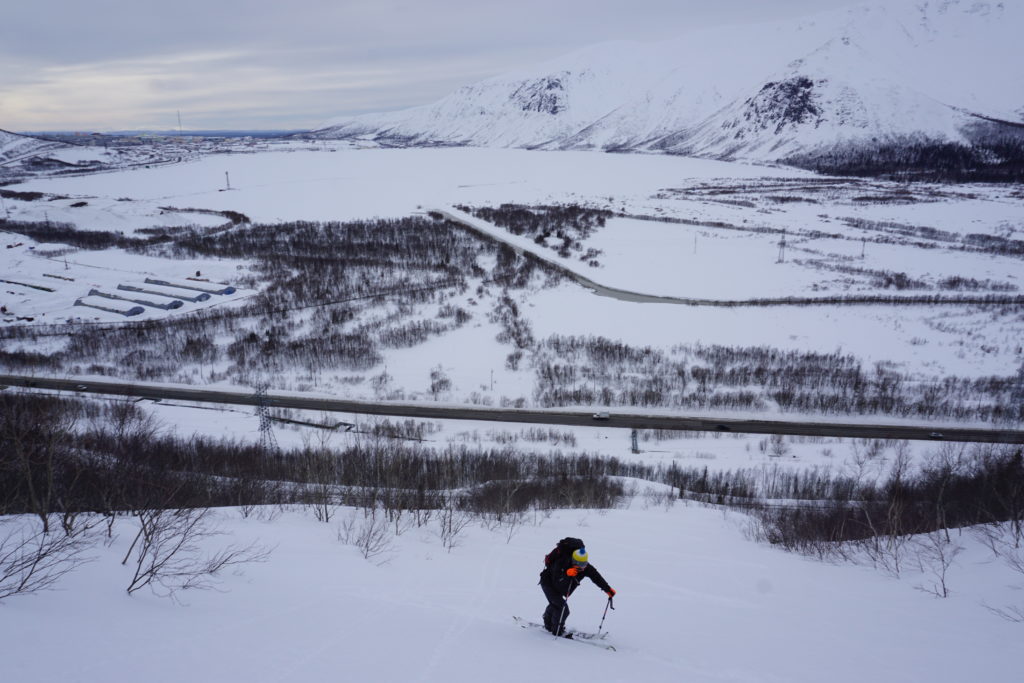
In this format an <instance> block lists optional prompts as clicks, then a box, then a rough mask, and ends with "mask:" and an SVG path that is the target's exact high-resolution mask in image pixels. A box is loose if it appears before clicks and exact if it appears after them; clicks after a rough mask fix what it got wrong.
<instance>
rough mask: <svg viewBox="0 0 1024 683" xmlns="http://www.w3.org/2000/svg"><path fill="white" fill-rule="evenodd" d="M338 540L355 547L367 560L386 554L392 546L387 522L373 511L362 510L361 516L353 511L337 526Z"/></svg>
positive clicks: (382, 516) (381, 515)
mask: <svg viewBox="0 0 1024 683" xmlns="http://www.w3.org/2000/svg"><path fill="white" fill-rule="evenodd" d="M338 540H339V541H341V542H342V543H344V544H345V545H352V546H355V547H356V548H357V549H358V550H359V553H360V554H361V555H362V556H363V558H364V559H367V560H370V559H373V558H375V557H378V556H380V555H383V554H384V553H387V552H388V551H390V550H391V547H392V545H393V539H392V537H391V534H390V531H389V530H388V522H387V520H386V519H385V517H384V515H383V514H379V513H378V511H377V510H374V509H369V510H364V511H363V514H362V515H360V514H359V512H358V511H357V510H353V511H352V512H351V514H349V515H348V517H346V518H345V519H343V520H342V521H341V523H340V524H339V525H338ZM385 561H386V560H385ZM381 564H383V563H381Z"/></svg>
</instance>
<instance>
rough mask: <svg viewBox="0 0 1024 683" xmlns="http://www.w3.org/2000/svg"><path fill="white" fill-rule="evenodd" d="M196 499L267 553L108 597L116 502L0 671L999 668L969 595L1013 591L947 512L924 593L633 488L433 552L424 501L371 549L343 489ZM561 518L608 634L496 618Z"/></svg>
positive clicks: (19, 610)
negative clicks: (84, 561)
mask: <svg viewBox="0 0 1024 683" xmlns="http://www.w3.org/2000/svg"><path fill="white" fill-rule="evenodd" d="M217 516H218V517H219V520H218V522H219V525H220V527H221V528H222V530H223V531H225V532H226V534H227V535H225V536H219V537H215V538H213V539H210V541H211V542H210V543H209V544H208V547H209V548H211V549H213V548H217V547H222V546H225V545H227V544H229V543H234V544H243V545H244V544H246V543H249V542H250V541H253V540H257V541H258V542H259V543H260V544H262V545H263V546H266V547H268V548H272V553H271V555H270V557H269V559H268V560H267V561H266V562H263V563H258V564H249V565H245V566H244V567H242V570H243V571H244V573H241V574H231V573H229V574H227V575H226V576H225V577H223V581H222V582H221V583H220V584H219V589H220V590H211V591H187V592H184V593H180V594H179V597H180V599H181V600H182V601H183V603H184V606H182V605H179V604H175V603H174V602H172V601H170V600H167V599H161V598H158V597H155V596H154V595H151V594H149V593H148V592H147V591H145V590H143V591H141V592H138V593H136V594H135V595H134V596H132V597H128V596H126V595H125V593H124V589H125V586H126V585H127V583H128V582H129V581H130V579H131V569H130V567H124V566H121V565H120V560H121V558H122V557H123V555H124V554H125V552H126V551H127V546H128V544H129V543H130V541H131V537H132V536H133V531H132V524H131V523H130V522H128V521H121V522H119V523H118V527H117V531H118V533H117V536H116V538H115V540H114V542H113V543H112V544H111V545H110V547H104V546H99V547H98V548H97V549H96V551H95V552H94V553H93V554H94V555H95V558H96V561H95V562H93V563H91V564H88V565H85V566H83V567H81V568H80V569H79V570H78V571H76V572H75V573H73V574H71V575H70V576H68V577H67V578H66V579H65V580H64V581H63V582H62V583H61V585H60V590H58V591H54V592H49V593H44V594H39V595H36V596H32V597H23V598H16V599H11V600H9V601H7V602H5V604H4V605H3V607H2V610H0V641H2V642H3V643H4V647H3V651H4V656H3V659H4V667H3V668H4V680H8V681H19V682H20V683H57V682H61V683H72V682H81V683H92V682H94V681H104V682H105V683H120V682H122V681H123V682H125V683H129V682H133V681H143V680H144V681H148V682H151V683H161V682H164V681H166V682H167V683H179V682H180V681H184V680H190V681H217V682H218V683H232V682H235V681H237V682H238V683H256V682H257V681H268V682H269V681H316V680H346V681H380V682H382V683H383V682H389V681H425V682H426V681H431V682H432V681H452V682H463V681H466V682H468V681H476V680H479V679H480V677H481V676H486V678H487V679H488V680H492V681H514V682H515V683H521V682H522V681H541V680H547V679H549V678H550V677H551V676H556V677H557V676H572V677H573V678H578V679H581V680H589V681H623V682H627V681H628V682H632V681H665V682H669V681H672V682H675V681H693V682H694V683H696V682H698V681H699V682H708V683H711V682H717V681H723V682H724V681H733V682H735V681H747V682H753V681H758V682H783V681H785V682H786V683H799V682H806V683H814V682H817V681H822V680H828V681H837V682H839V681H849V682H850V683H862V682H863V681H866V680H870V681H929V682H931V683H939V682H949V683H961V682H962V681H966V680H981V681H993V682H1006V683H1009V682H1010V681H1014V680H1017V675H1018V671H1019V642H1020V629H1021V626H1020V624H1013V623H1009V622H1007V621H1005V620H1002V619H1000V618H998V617H997V616H995V615H994V614H991V613H990V612H989V611H987V610H986V609H985V608H984V607H983V606H982V605H981V603H982V602H984V603H986V604H988V605H990V606H992V607H996V608H1000V607H1004V606H1006V605H1007V604H1017V603H1019V602H1020V600H1019V598H1020V591H1019V586H1020V583H1021V581H1020V579H1021V577H1020V576H1019V575H1017V576H1016V577H1015V579H1016V580H1015V579H1014V576H1013V575H1012V573H1010V572H1009V570H1008V569H1006V568H1005V567H1004V566H1002V564H1001V563H1000V562H998V561H994V560H993V559H992V558H991V557H990V555H989V554H988V553H987V551H985V550H984V549H983V548H982V547H981V546H980V544H979V543H978V542H977V541H976V540H975V539H973V538H972V537H971V535H970V534H968V533H964V534H959V533H954V536H953V538H954V541H955V542H956V543H957V544H960V545H963V546H964V547H965V550H964V552H963V553H962V554H961V555H960V556H959V557H958V558H957V562H956V565H955V567H954V568H953V569H952V570H951V571H950V573H949V576H948V577H947V581H948V584H949V586H950V588H951V590H952V596H951V597H949V598H947V599H944V600H940V599H937V598H935V597H933V596H931V595H929V594H927V593H925V592H922V591H921V590H917V589H916V588H917V587H919V586H920V587H925V588H927V587H929V586H931V585H932V584H933V583H934V581H935V578H934V577H933V576H932V575H931V574H930V573H929V572H928V571H927V569H926V571H925V572H921V571H920V570H919V569H918V568H916V567H909V568H908V569H907V570H906V571H905V572H904V573H903V575H902V577H901V578H899V579H896V578H893V577H891V576H887V575H883V574H882V573H880V572H877V571H875V570H874V569H871V568H868V567H864V566H850V565H843V566H837V565H831V564H822V563H817V562H814V561H812V560H809V559H805V558H802V557H798V556H794V555H788V554H786V553H783V552H781V551H778V550H774V549H772V548H769V547H766V546H763V545H758V544H755V543H752V542H751V541H749V540H747V539H746V538H745V537H744V534H743V528H744V517H743V516H741V515H737V514H731V513H727V514H723V513H722V512H720V511H718V510H714V509H708V508H703V507H699V506H693V505H690V506H688V505H683V504H677V505H675V506H674V507H671V508H669V509H665V508H664V507H659V506H658V505H654V506H648V505H647V504H646V502H645V499H644V497H643V496H642V495H641V496H638V497H637V498H636V499H635V500H634V501H633V503H632V505H631V507H630V508H629V509H620V510H613V511H609V512H596V511H571V512H569V511H556V512H555V513H554V514H552V515H551V516H550V517H547V518H543V517H541V518H538V519H537V520H531V521H530V522H528V523H527V524H526V525H524V526H522V527H520V528H519V529H518V531H517V532H516V533H514V534H513V535H512V537H511V539H508V530H507V529H505V528H501V529H497V530H493V531H488V530H485V529H483V528H481V527H479V526H477V525H472V526H470V527H468V528H466V530H465V531H464V532H463V535H462V536H461V537H460V538H459V541H460V543H458V544H457V546H456V547H455V548H454V549H453V550H452V551H451V552H446V551H445V550H444V548H443V547H442V545H441V542H440V540H439V539H438V536H437V529H436V522H434V523H431V524H430V525H428V526H425V527H416V526H412V527H411V528H409V529H408V530H406V531H404V533H402V534H401V535H400V536H398V537H392V538H391V542H390V546H389V547H388V548H387V549H386V550H385V551H384V552H382V553H381V554H380V555H376V556H374V557H371V558H370V559H364V558H363V556H362V555H361V554H360V552H359V550H358V549H357V548H356V547H354V546H352V545H345V544H343V543H341V542H340V541H339V540H338V537H339V533H340V527H341V526H342V524H343V523H344V522H346V521H347V520H349V519H355V520H356V525H357V527H358V525H360V524H362V523H363V516H362V512H360V511H356V510H350V509H342V510H340V511H339V513H338V516H337V517H336V518H335V519H334V520H333V521H332V522H331V523H328V524H324V523H321V522H317V521H315V520H314V519H313V518H312V516H311V515H310V514H309V513H308V512H307V513H305V514H304V513H303V512H301V511H290V512H285V513H284V514H280V515H279V516H277V517H276V518H275V519H274V520H273V521H260V520H258V519H256V518H255V517H250V518H249V519H245V520H243V519H241V518H240V515H239V514H238V513H237V511H234V510H222V511H219V512H218V513H217ZM18 522H19V520H18V519H14V520H7V523H8V524H10V523H15V524H16V523H18ZM566 535H572V536H578V537H581V538H583V540H584V541H585V542H586V543H587V547H588V550H589V552H590V557H591V560H592V561H593V563H594V565H595V566H596V567H598V568H599V569H600V571H601V573H602V574H603V575H604V576H605V578H606V579H607V580H608V582H609V583H610V584H611V585H612V586H613V587H614V588H615V589H616V591H617V592H618V595H617V596H616V598H615V607H616V609H615V610H614V611H609V612H608V616H607V618H606V620H605V622H604V629H605V630H606V631H608V632H609V634H610V635H609V636H608V639H607V642H609V643H612V644H614V646H615V648H616V651H614V652H610V651H605V650H600V649H597V648H593V647H589V646H586V645H581V644H577V643H572V642H568V641H562V640H556V639H553V638H551V637H550V636H548V635H546V634H544V633H542V632H539V631H525V630H522V629H520V628H518V627H517V626H516V625H515V624H514V623H513V621H512V616H513V615H519V616H523V617H526V618H529V619H533V620H537V619H538V618H539V617H540V613H541V612H542V610H543V607H544V604H545V603H544V599H543V596H542V594H541V591H540V588H539V587H538V586H537V585H536V583H537V573H538V572H539V571H540V568H541V565H542V558H543V556H544V554H545V553H547V552H548V551H549V550H550V549H551V546H553V545H554V543H555V541H556V540H557V539H559V538H561V537H562V536H566ZM1014 585H1016V586H1017V587H1018V588H1017V589H1016V590H1015V589H1014V588H1013V586H1014ZM604 605H605V596H604V595H603V594H602V593H601V592H600V591H599V590H597V589H596V587H594V586H592V585H591V584H589V582H587V583H586V584H585V585H584V586H582V587H581V588H580V590H579V591H577V592H576V594H574V595H573V597H572V598H571V600H570V607H571V610H572V615H571V616H570V618H569V625H570V626H572V627H575V628H577V629H580V630H585V631H594V630H597V627H598V625H599V623H600V620H601V616H602V611H603V608H604ZM43 652H45V655H43V654H41V653H43Z"/></svg>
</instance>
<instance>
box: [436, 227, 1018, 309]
mask: <svg viewBox="0 0 1024 683" xmlns="http://www.w3.org/2000/svg"><path fill="white" fill-rule="evenodd" d="M431 211H433V212H435V213H439V214H441V215H442V216H444V217H445V218H447V219H448V220H451V221H454V222H456V223H459V224H460V225H463V226H465V227H467V228H469V229H470V230H473V231H474V232H476V233H478V234H480V235H483V236H484V237H486V238H488V239H491V240H496V241H498V242H501V243H503V244H505V245H507V246H509V247H511V248H512V249H513V250H514V251H515V252H516V253H517V254H526V253H528V254H529V255H530V256H532V257H533V258H536V259H539V260H541V261H544V262H545V263H546V264H548V265H549V266H550V267H551V268H554V269H555V270H557V271H558V272H559V273H561V274H562V275H564V276H565V277H567V278H569V279H570V280H574V281H576V282H577V283H578V284H580V285H582V286H583V287H586V288H587V289H589V290H591V291H592V292H594V294H597V295H598V296H605V297H608V298H611V299H618V300H619V301H628V302H631V303H642V304H675V305H679V306H711V307H717V308H738V307H744V306H852V305H860V304H884V305H887V306H907V305H912V304H922V305H929V306H938V305H959V306H965V305H973V304H988V305H992V304H998V305H1003V306H1024V296H1019V295H1002V294H999V295H992V294H984V295H980V296H972V295H960V296H955V295H954V296H949V295H944V296H935V295H925V296H900V297H894V296H889V295H887V294H875V295H871V294H867V295H861V296H856V295H847V294H842V295H836V296H818V297H807V296H784V297H775V298H760V299H733V300H730V299H695V298H692V297H680V296H662V295H657V294H645V293H643V292H634V291H631V290H628V289H620V288H618V287H609V286H608V285H602V284H601V283H599V282H595V281H594V280H591V279H590V278H588V277H587V276H586V275H584V274H582V273H579V272H577V271H575V270H572V269H571V268H568V267H567V266H566V265H565V264H563V263H561V262H560V261H558V260H556V259H553V258H551V257H550V256H548V255H547V254H546V253H544V250H543V249H537V250H535V249H532V248H529V247H526V248H524V247H523V246H521V245H520V244H519V243H517V242H516V241H514V240H513V239H510V238H508V237H506V236H504V235H503V234H502V231H501V229H498V228H495V229H493V230H487V229H484V228H483V227H481V226H480V224H482V223H486V222H485V221H482V220H480V219H477V218H474V217H473V216H470V215H469V214H466V213H463V212H462V211H457V210H455V209H451V208H434V209H431Z"/></svg>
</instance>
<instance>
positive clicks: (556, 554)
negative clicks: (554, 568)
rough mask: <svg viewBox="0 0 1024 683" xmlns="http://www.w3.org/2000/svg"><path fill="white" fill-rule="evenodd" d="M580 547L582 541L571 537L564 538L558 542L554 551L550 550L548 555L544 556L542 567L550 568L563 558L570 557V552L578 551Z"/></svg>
mask: <svg viewBox="0 0 1024 683" xmlns="http://www.w3.org/2000/svg"><path fill="white" fill-rule="evenodd" d="M582 547H583V541H582V540H581V539H579V538H573V537H572V536H566V537H565V538H563V539H562V540H561V541H559V542H558V545H556V546H555V549H554V550H552V551H551V552H550V553H548V554H547V555H545V556H544V566H545V567H550V566H551V565H552V564H554V563H555V562H558V561H559V560H561V559H562V558H563V557H568V556H569V555H571V554H572V551H574V550H579V549H580V548H582Z"/></svg>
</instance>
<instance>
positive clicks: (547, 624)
mask: <svg viewBox="0 0 1024 683" xmlns="http://www.w3.org/2000/svg"><path fill="white" fill-rule="evenodd" d="M585 578H586V579H590V580H591V581H593V582H594V583H596V584H597V587H598V588H600V589H601V590H603V591H604V592H605V593H606V594H607V595H608V598H609V599H610V598H612V597H613V596H614V595H615V589H613V588H612V587H611V586H609V585H608V582H607V581H605V580H604V577H603V576H601V573H600V572H599V571H597V568H596V567H595V566H594V565H592V564H590V558H589V556H588V555H587V549H586V547H584V545H583V541H582V540H581V539H578V538H572V537H566V538H563V539H562V540H560V541H559V542H558V545H557V546H555V549H554V550H552V551H551V552H550V553H548V554H547V555H546V556H545V557H544V570H543V571H542V572H541V573H540V587H541V590H543V591H544V597H546V598H547V599H548V606H547V609H545V610H544V628H546V629H547V630H548V631H550V632H551V633H553V634H555V635H556V636H565V637H567V638H571V637H572V634H566V632H565V620H566V619H568V618H569V604H568V602H567V600H566V599H567V598H568V597H569V596H570V595H572V593H573V591H575V590H576V589H577V588H578V587H579V585H580V583H581V582H582V581H583V579H585Z"/></svg>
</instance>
